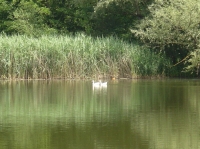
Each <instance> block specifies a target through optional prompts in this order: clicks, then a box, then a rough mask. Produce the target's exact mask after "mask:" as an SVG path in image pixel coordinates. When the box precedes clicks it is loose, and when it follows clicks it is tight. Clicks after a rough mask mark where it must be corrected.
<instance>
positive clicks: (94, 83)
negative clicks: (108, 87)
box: [92, 80, 101, 87]
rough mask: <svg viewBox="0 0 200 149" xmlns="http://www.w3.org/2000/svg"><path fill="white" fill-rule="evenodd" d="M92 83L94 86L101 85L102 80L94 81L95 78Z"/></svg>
mask: <svg viewBox="0 0 200 149" xmlns="http://www.w3.org/2000/svg"><path fill="white" fill-rule="evenodd" d="M92 85H93V87H100V85H101V82H94V80H93V81H92Z"/></svg>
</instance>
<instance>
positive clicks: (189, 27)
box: [132, 0, 200, 70]
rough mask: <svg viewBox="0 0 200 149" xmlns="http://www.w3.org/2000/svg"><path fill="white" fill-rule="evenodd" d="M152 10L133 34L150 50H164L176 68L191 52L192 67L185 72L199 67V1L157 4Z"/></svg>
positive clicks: (160, 1) (161, 0) (165, 0)
mask: <svg viewBox="0 0 200 149" xmlns="http://www.w3.org/2000/svg"><path fill="white" fill-rule="evenodd" d="M149 10H150V15H149V16H148V17H146V18H145V19H143V20H141V22H140V24H138V25H137V28H136V29H133V30H132V32H133V33H134V34H135V35H136V36H137V37H139V39H140V40H141V41H143V42H144V43H145V44H147V45H149V46H150V47H153V48H155V49H159V50H163V51H164V52H165V53H166V54H167V56H168V57H171V59H172V61H173V63H174V64H175V63H179V61H181V60H185V59H186V58H188V57H189V56H188V55H189V54H190V52H192V57H191V58H192V59H190V60H189V61H188V62H189V63H192V65H190V66H189V67H187V68H186V69H187V70H194V68H195V67H199V63H200V61H199V60H197V59H196V57H199V54H197V53H198V52H197V51H196V49H197V48H198V45H199V44H200V36H199V35H200V1H199V0H157V1H156V2H155V3H153V4H152V5H150V6H149ZM199 58H200V57H199ZM194 59H195V60H194ZM194 61H195V63H194ZM197 61H198V62H197ZM182 67H183V66H182Z"/></svg>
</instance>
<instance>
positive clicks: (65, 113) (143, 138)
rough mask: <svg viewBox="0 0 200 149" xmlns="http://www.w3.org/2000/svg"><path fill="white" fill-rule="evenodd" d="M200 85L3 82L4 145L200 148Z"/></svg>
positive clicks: (0, 128)
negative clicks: (99, 85)
mask: <svg viewBox="0 0 200 149" xmlns="http://www.w3.org/2000/svg"><path fill="white" fill-rule="evenodd" d="M199 90H200V81H199V80H120V81H110V82H108V85H107V87H105V88H93V86H92V83H91V81H74V80H72V81H61V80H60V81H59V80H58V81H12V82H9V81H8V82H0V146H1V148H2V149H4V148H5V149H6V148H11V149H15V148H16V149H19V148H30V149H31V148H34V149H35V148H45V149H51V148H52V149H56V148H58V149H62V148H69V149H74V148H75V149H80V148H81V149H82V148H83V149H84V148H86V149H94V148H97V149H99V148H103V149H117V148H119V149H122V148H125V149H129V148H130V149H132V148H134V149H150V148H155V149H166V148H170V149H177V148H181V149H188V148H191V149H193V148H194V149H197V148H199V147H200V143H199V142H200V138H199V126H200V117H199V114H200V110H199V109H200V108H199V107H200V102H199V99H198V98H199V97H200V92H199Z"/></svg>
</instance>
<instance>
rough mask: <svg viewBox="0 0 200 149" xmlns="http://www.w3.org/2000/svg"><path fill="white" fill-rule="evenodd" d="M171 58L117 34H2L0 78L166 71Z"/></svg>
mask: <svg viewBox="0 0 200 149" xmlns="http://www.w3.org/2000/svg"><path fill="white" fill-rule="evenodd" d="M168 64H169V61H168V60H167V59H166V58H165V57H164V56H161V55H157V54H155V53H153V52H152V51H151V50H148V49H144V48H142V47H140V46H138V45H134V44H129V43H126V42H124V41H121V40H119V39H116V38H114V37H107V38H92V37H91V36H86V35H84V34H77V35H75V36H41V37H38V38H34V37H27V36H22V35H13V36H6V35H0V78H5V79H8V78H11V79H12V78H13V79H14V78H23V79H40V78H41V79H43V78H45V79H47V78H88V77H98V76H101V77H110V76H114V77H129V78H132V77H135V76H157V75H164V74H165V72H166V70H167V66H168Z"/></svg>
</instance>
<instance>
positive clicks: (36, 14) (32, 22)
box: [8, 0, 55, 36]
mask: <svg viewBox="0 0 200 149" xmlns="http://www.w3.org/2000/svg"><path fill="white" fill-rule="evenodd" d="M13 5H14V4H13ZM13 8H14V7H13ZM48 15H50V11H49V9H48V8H46V7H39V6H38V5H37V4H36V3H34V2H33V1H25V0H22V1H20V2H19V3H18V4H17V6H16V9H15V10H14V11H13V13H11V14H10V20H11V21H10V26H9V27H8V32H11V33H18V34H26V35H34V36H38V35H40V34H49V33H53V32H55V30H54V29H52V28H50V27H48V26H47V24H46V22H45V18H46V17H47V16H48Z"/></svg>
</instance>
